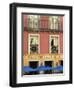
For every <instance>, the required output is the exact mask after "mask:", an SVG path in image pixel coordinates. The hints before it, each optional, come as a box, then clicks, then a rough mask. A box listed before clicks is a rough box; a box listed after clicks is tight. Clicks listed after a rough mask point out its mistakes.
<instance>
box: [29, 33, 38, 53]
mask: <svg viewBox="0 0 74 90" xmlns="http://www.w3.org/2000/svg"><path fill="white" fill-rule="evenodd" d="M28 47H29V53H30V54H37V53H39V35H38V34H30V35H29V45H28Z"/></svg>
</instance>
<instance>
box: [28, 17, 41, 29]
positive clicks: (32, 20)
mask: <svg viewBox="0 0 74 90" xmlns="http://www.w3.org/2000/svg"><path fill="white" fill-rule="evenodd" d="M28 28H29V29H30V30H34V31H35V30H36V31H37V30H39V16H38V15H29V16H28Z"/></svg>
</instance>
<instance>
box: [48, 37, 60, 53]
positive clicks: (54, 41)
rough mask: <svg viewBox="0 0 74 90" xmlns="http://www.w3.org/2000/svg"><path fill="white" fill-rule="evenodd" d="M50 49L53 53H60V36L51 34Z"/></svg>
mask: <svg viewBox="0 0 74 90" xmlns="http://www.w3.org/2000/svg"><path fill="white" fill-rule="evenodd" d="M50 51H51V53H59V51H60V50H59V36H58V35H51V36H50Z"/></svg>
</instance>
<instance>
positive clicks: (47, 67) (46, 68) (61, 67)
mask: <svg viewBox="0 0 74 90" xmlns="http://www.w3.org/2000/svg"><path fill="white" fill-rule="evenodd" d="M46 70H60V71H62V70H63V66H57V67H49V66H40V67H37V68H35V69H33V68H31V67H29V66H24V67H23V71H25V72H35V71H46Z"/></svg>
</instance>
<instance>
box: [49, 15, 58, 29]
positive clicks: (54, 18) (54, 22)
mask: <svg viewBox="0 0 74 90" xmlns="http://www.w3.org/2000/svg"><path fill="white" fill-rule="evenodd" d="M58 19H59V17H58V16H51V17H50V22H51V26H50V29H55V30H58V29H59V21H58Z"/></svg>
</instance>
